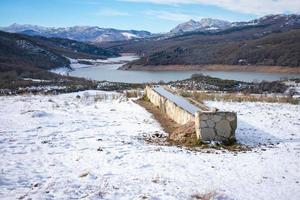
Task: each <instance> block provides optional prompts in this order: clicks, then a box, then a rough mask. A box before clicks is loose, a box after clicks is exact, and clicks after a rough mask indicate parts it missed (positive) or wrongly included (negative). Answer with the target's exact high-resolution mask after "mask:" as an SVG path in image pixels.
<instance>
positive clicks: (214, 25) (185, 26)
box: [170, 18, 231, 34]
mask: <svg viewBox="0 0 300 200" xmlns="http://www.w3.org/2000/svg"><path fill="white" fill-rule="evenodd" d="M230 27H231V22H229V21H225V20H219V19H211V18H203V19H201V20H200V21H194V20H190V21H188V22H185V23H182V24H179V25H178V26H176V27H175V28H174V29H172V30H171V31H170V33H171V34H180V33H185V32H190V31H208V30H224V29H227V28H230Z"/></svg>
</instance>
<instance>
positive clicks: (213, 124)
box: [207, 120, 215, 128]
mask: <svg viewBox="0 0 300 200" xmlns="http://www.w3.org/2000/svg"><path fill="white" fill-rule="evenodd" d="M207 125H208V127H209V128H214V127H215V122H214V121H212V120H208V121H207Z"/></svg>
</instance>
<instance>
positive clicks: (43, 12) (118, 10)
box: [0, 0, 300, 32]
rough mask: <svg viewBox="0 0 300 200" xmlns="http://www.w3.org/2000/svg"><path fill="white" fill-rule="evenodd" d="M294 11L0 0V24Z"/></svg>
mask: <svg viewBox="0 0 300 200" xmlns="http://www.w3.org/2000/svg"><path fill="white" fill-rule="evenodd" d="M299 12H300V0H0V26H8V25H10V24H13V23H18V24H35V25H42V26H51V27H65V26H74V25H93V26H99V27H104V28H108V27H110V28H118V29H136V30H148V31H151V32H166V31H169V30H170V29H171V28H173V27H175V26H176V25H177V24H179V23H182V22H185V21H188V20H189V19H195V20H199V19H201V18H205V17H211V18H218V19H224V20H229V21H247V20H251V19H253V18H256V17H260V16H263V15H266V14H278V13H299Z"/></svg>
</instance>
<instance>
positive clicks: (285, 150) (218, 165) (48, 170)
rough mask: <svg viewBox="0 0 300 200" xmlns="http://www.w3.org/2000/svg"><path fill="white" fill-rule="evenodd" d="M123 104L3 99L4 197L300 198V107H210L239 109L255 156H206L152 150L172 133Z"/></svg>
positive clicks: (71, 98)
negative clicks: (159, 136)
mask: <svg viewBox="0 0 300 200" xmlns="http://www.w3.org/2000/svg"><path fill="white" fill-rule="evenodd" d="M104 94H105V99H104V100H101V99H103V98H104V96H103V95H104ZM78 95H79V96H80V98H78ZM112 95H113V96H114V97H113V98H112ZM117 97H118V95H117V94H116V93H104V92H99V91H98V92H95V91H88V92H80V93H72V94H64V95H59V96H14V97H13V96H10V97H0V106H1V109H0V169H1V171H0V199H16V198H24V199H28V198H32V199H79V198H83V199H101V198H104V199H190V198H191V196H192V195H196V194H204V193H209V192H215V193H216V194H217V195H216V198H217V199H242V200H246V199H255V200H257V199H270V200H271V199H272V200H273V199H284V200H286V199H289V200H291V199H292V200H293V199H295V200H297V199H300V182H299V181H300V114H299V113H300V106H299V105H298V106H297V105H288V104H267V103H223V102H208V104H209V105H213V106H215V107H219V108H222V109H226V110H234V111H237V112H238V120H239V122H238V130H237V139H238V141H239V142H241V143H243V144H247V145H252V146H253V147H254V149H253V150H252V151H251V152H240V153H233V152H227V151H225V152H224V151H215V152H213V153H206V152H195V151H188V150H185V149H181V148H177V147H168V146H156V145H151V144H147V143H145V142H144V141H143V140H142V139H141V138H142V137H143V136H144V135H152V134H154V133H157V132H159V133H163V134H165V133H164V132H163V130H162V129H161V127H160V126H159V124H158V123H157V122H156V121H155V120H154V119H153V118H152V117H151V114H149V113H147V112H146V111H145V110H144V109H143V108H142V107H140V106H138V105H136V104H135V103H133V102H132V101H130V100H129V101H126V100H123V99H122V98H119V99H117ZM95 99H96V100H97V99H98V101H95ZM271 143H272V144H274V145H269V144H271ZM263 144H266V146H265V145H263Z"/></svg>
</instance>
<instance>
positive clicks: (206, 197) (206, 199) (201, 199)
mask: <svg viewBox="0 0 300 200" xmlns="http://www.w3.org/2000/svg"><path fill="white" fill-rule="evenodd" d="M216 196H217V193H216V192H209V193H205V194H198V193H197V194H193V195H191V198H192V199H197V200H213V199H215V198H216Z"/></svg>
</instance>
